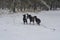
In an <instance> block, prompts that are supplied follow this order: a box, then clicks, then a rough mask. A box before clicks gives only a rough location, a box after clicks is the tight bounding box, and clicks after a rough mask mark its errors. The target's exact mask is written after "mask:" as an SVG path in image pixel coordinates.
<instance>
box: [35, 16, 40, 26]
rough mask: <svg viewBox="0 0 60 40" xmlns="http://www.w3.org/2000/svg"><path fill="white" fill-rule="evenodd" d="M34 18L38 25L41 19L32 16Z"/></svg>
mask: <svg viewBox="0 0 60 40" xmlns="http://www.w3.org/2000/svg"><path fill="white" fill-rule="evenodd" d="M34 19H35V21H36V23H37V24H38V25H40V23H41V20H40V19H39V18H37V16H34Z"/></svg>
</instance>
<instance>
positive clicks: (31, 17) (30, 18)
mask: <svg viewBox="0 0 60 40" xmlns="http://www.w3.org/2000/svg"><path fill="white" fill-rule="evenodd" d="M27 18H29V20H30V24H31V22H33V24H34V17H33V16H31V15H30V14H27Z"/></svg>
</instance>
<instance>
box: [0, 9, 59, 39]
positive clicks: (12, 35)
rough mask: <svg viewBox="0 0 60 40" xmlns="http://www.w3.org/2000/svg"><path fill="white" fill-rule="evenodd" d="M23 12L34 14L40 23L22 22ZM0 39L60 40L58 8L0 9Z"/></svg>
mask: <svg viewBox="0 0 60 40" xmlns="http://www.w3.org/2000/svg"><path fill="white" fill-rule="evenodd" d="M25 13H29V14H31V15H33V16H34V15H36V16H37V17H38V18H39V19H41V24H40V25H37V24H36V23H35V24H34V25H32V24H23V20H22V17H23V16H22V15H23V14H25ZM0 40H60V10H54V11H41V12H18V13H12V12H9V11H8V10H2V9H0Z"/></svg>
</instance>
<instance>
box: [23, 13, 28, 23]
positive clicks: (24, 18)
mask: <svg viewBox="0 0 60 40" xmlns="http://www.w3.org/2000/svg"><path fill="white" fill-rule="evenodd" d="M23 23H24V24H27V18H26V15H25V14H24V15H23Z"/></svg>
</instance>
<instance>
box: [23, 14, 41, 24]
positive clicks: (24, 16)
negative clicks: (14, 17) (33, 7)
mask: <svg viewBox="0 0 60 40" xmlns="http://www.w3.org/2000/svg"><path fill="white" fill-rule="evenodd" d="M26 15H27V16H26ZM27 19H29V20H30V24H31V22H33V24H34V21H35V22H36V23H37V24H38V25H40V23H41V20H40V19H39V18H37V16H32V15H30V14H24V15H23V22H24V24H25V23H26V24H27Z"/></svg>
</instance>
